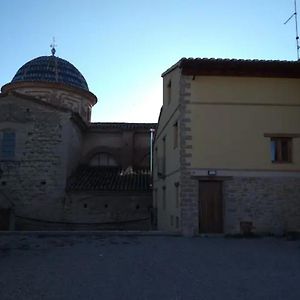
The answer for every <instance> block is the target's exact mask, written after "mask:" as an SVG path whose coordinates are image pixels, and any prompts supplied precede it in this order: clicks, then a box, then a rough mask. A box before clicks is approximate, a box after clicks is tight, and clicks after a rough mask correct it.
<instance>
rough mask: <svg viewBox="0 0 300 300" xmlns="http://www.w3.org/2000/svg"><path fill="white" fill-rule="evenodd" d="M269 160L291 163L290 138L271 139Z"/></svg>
mask: <svg viewBox="0 0 300 300" xmlns="http://www.w3.org/2000/svg"><path fill="white" fill-rule="evenodd" d="M271 160H272V162H282V163H285V162H287V163H288V162H292V138H290V137H272V138H271Z"/></svg>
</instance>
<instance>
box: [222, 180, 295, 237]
mask: <svg viewBox="0 0 300 300" xmlns="http://www.w3.org/2000/svg"><path fill="white" fill-rule="evenodd" d="M223 200H224V206H225V224H224V227H225V228H224V229H225V233H229V234H237V233H240V230H241V228H240V222H252V224H253V226H254V228H253V232H254V233H259V234H284V233H285V232H289V231H295V230H299V229H300V178H292V177H290V178H286V177H284V178H283V177H275V178H274V177H233V178H232V179H231V180H225V181H224V184H223Z"/></svg>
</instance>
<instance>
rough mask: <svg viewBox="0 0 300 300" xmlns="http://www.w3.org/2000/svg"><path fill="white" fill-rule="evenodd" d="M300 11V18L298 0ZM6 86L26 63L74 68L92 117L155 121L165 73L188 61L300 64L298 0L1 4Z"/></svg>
mask: <svg viewBox="0 0 300 300" xmlns="http://www.w3.org/2000/svg"><path fill="white" fill-rule="evenodd" d="M298 2H299V13H300V1H298ZM0 10H1V18H0V32H1V44H0V45H1V48H0V54H1V55H0V85H1V86H2V85H4V84H5V83H8V82H9V81H11V79H12V78H13V76H14V75H15V73H16V71H17V70H18V69H19V68H20V67H21V66H22V65H23V64H24V63H25V62H27V61H29V60H31V59H33V58H35V57H38V56H42V55H50V47H49V45H50V44H51V42H52V37H53V36H55V39H56V43H57V45H58V46H57V52H56V55H57V56H59V57H61V58H64V59H66V60H68V61H69V62H71V63H72V64H74V65H75V66H76V67H77V68H78V69H79V70H80V72H81V73H82V74H83V76H84V77H85V79H86V80H87V83H88V85H89V89H90V91H91V92H93V93H94V94H95V95H96V96H97V97H98V100H99V101H98V104H96V106H95V107H94V109H93V114H92V120H93V121H97V122H122V121H124V122H157V120H158V115H159V109H160V107H161V105H162V79H161V73H162V72H164V71H165V70H166V69H167V68H168V67H170V66H171V65H173V64H174V63H176V62H177V61H178V60H179V59H180V58H182V57H209V58H210V57H214V58H242V59H280V60H295V59H296V47H295V25H294V20H291V21H290V22H289V23H288V24H287V25H283V23H284V21H286V20H287V19H288V18H289V17H290V16H291V15H292V13H293V10H294V1H293V0H112V1H109V0H105V1H104V0H51V1H50V0H26V1H25V0H0Z"/></svg>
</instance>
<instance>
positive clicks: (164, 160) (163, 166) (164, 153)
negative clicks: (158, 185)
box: [162, 136, 167, 176]
mask: <svg viewBox="0 0 300 300" xmlns="http://www.w3.org/2000/svg"><path fill="white" fill-rule="evenodd" d="M166 139H167V137H166V136H164V137H163V161H162V168H163V169H162V171H163V175H164V176H165V175H166V165H167V162H166V158H167V157H166V152H167V149H166V143H167V142H166Z"/></svg>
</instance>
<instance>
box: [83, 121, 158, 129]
mask: <svg viewBox="0 0 300 300" xmlns="http://www.w3.org/2000/svg"><path fill="white" fill-rule="evenodd" d="M156 126H157V123H111V122H106V123H102V122H101V123H91V124H90V125H89V127H90V128H97V129H123V130H126V129H151V128H156Z"/></svg>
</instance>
